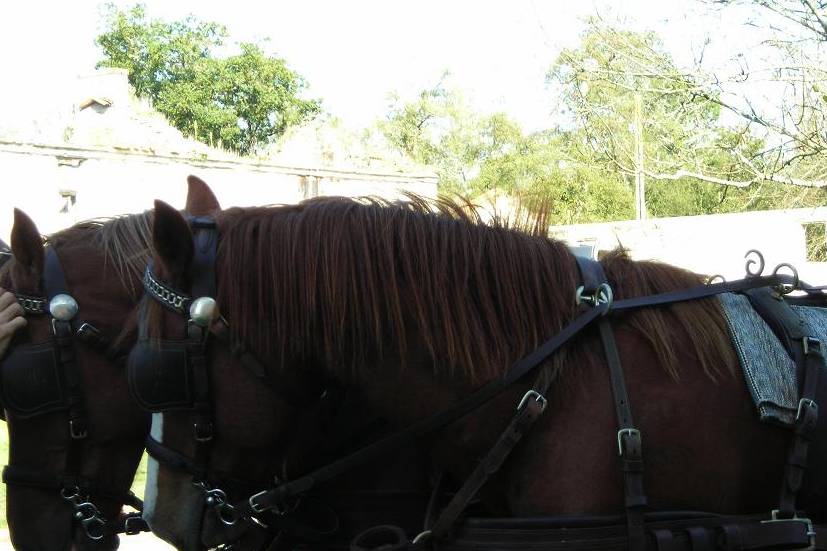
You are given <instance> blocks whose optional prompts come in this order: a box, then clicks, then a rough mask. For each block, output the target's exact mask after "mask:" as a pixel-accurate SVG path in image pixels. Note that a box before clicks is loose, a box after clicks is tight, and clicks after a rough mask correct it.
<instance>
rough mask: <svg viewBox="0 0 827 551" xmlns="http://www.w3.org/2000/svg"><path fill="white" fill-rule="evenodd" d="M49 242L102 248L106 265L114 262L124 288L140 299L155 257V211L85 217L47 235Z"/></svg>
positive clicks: (59, 245)
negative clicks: (147, 273) (153, 243)
mask: <svg viewBox="0 0 827 551" xmlns="http://www.w3.org/2000/svg"><path fill="white" fill-rule="evenodd" d="M89 240H91V242H90V241H89ZM45 243H46V244H50V245H53V246H55V247H58V248H59V247H63V246H72V245H77V244H91V245H93V246H95V247H98V248H100V249H101V250H102V251H103V255H104V265H110V264H111V265H112V267H113V268H114V269H115V272H116V273H117V274H118V278H119V281H120V282H121V284H122V285H123V287H124V288H125V289H127V290H128V291H129V292H130V293H131V294H132V295H134V297H135V298H136V299H137V298H138V297H140V295H141V293H142V291H143V290H142V288H141V286H140V285H139V284H137V282H139V281H140V279H141V276H142V275H143V272H144V270H145V269H146V265H147V263H148V261H149V259H150V258H151V256H152V250H151V246H152V211H144V212H141V213H136V214H124V215H118V216H111V217H105V218H93V219H90V220H84V221H82V222H78V223H77V224H75V225H73V226H71V227H69V228H67V229H65V230H61V231H59V232H56V233H54V234H51V235H49V236H47V237H46V238H45Z"/></svg>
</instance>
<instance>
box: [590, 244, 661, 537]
mask: <svg viewBox="0 0 827 551" xmlns="http://www.w3.org/2000/svg"><path fill="white" fill-rule="evenodd" d="M575 260H576V261H577V267H578V269H579V270H580V275H581V279H582V281H583V286H581V287H579V288H578V290H577V298H578V300H580V301H582V302H589V303H590V304H592V305H593V306H594V305H597V304H599V301H601V300H603V301H607V302H609V303H611V302H612V301H613V296H612V290H611V287H609V283H608V278H607V277H606V274H605V272H604V271H603V267H602V266H601V265H600V263H599V262H597V261H596V260H592V259H590V258H586V257H581V256H575ZM597 326H598V329H599V331H600V341H601V343H602V344H603V355H604V356H605V358H606V364H607V366H608V367H609V376H610V380H611V386H612V398H613V400H614V406H615V414H616V417H617V424H618V430H617V448H618V455H619V456H620V462H621V470H622V472H623V495H624V505H625V508H626V526H627V532H628V538H629V549H630V550H631V551H644V549H645V548H646V531H645V527H644V520H643V512H644V510H645V508H646V504H647V500H646V494H645V492H644V489H643V442H642V439H641V435H640V430H639V429H638V428H637V427H636V425H635V422H634V420H633V417H632V409H631V401H630V400H629V392H628V391H627V390H626V380H625V377H624V374H623V365H622V364H621V362H620V354H619V353H618V350H617V342H616V341H615V337H614V331H613V329H612V326H611V323H610V322H609V318H608V316H605V317H603V318H601V319H600V321H598V322H597Z"/></svg>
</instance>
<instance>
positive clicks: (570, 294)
mask: <svg viewBox="0 0 827 551" xmlns="http://www.w3.org/2000/svg"><path fill="white" fill-rule="evenodd" d="M467 206H468V204H466V203H463V202H461V201H457V200H452V199H441V200H438V201H427V200H423V199H421V198H412V200H409V201H405V202H397V203H391V202H387V201H382V200H378V199H369V200H352V199H345V198H324V199H315V200H312V201H308V202H305V203H303V204H301V205H298V206H286V207H256V208H249V209H231V210H229V211H225V212H224V213H223V214H222V215H221V216H220V217H219V226H220V231H221V236H222V237H221V243H220V246H219V253H218V256H219V266H218V267H217V277H218V281H219V300H220V303H221V304H222V306H223V308H224V312H225V314H226V315H227V318H228V319H229V320H230V326H231V328H232V332H233V338H234V339H235V340H237V341H240V342H243V343H245V345H246V346H248V347H250V348H251V349H252V350H253V351H254V352H255V353H256V354H259V355H261V356H262V358H261V359H263V360H265V361H266V363H268V364H271V365H275V366H285V365H288V364H291V363H293V362H304V361H307V360H315V361H321V362H323V363H324V365H326V366H328V367H329V368H331V369H334V370H338V372H340V373H344V374H348V375H353V374H354V373H357V372H358V371H359V369H360V367H363V366H368V365H371V363H374V364H375V362H376V361H377V360H381V359H382V358H383V356H385V355H391V356H393V357H401V358H403V363H404V358H405V356H406V355H407V352H408V350H409V348H410V347H413V346H419V345H422V346H424V348H425V350H426V351H427V353H428V354H429V356H430V358H431V359H432V360H433V363H434V367H435V370H436V371H437V373H438V374H447V375H449V376H453V375H458V376H462V377H465V378H467V379H469V380H472V381H481V380H484V379H487V378H491V377H493V376H496V375H497V374H499V373H501V372H502V371H503V370H504V369H505V368H507V367H508V366H510V365H511V364H512V363H513V362H514V361H516V360H518V359H519V358H520V357H522V356H523V355H525V354H527V353H528V352H530V351H531V350H533V349H534V348H535V347H537V346H538V345H539V344H541V343H542V342H544V341H545V340H546V339H548V338H550V337H551V336H553V335H554V334H555V333H557V332H558V331H559V330H560V329H561V328H562V327H563V326H564V325H565V323H566V322H567V321H568V320H570V319H572V318H573V317H574V315H575V309H576V306H575V303H574V300H573V299H574V289H575V287H576V285H577V283H576V282H577V277H578V272H577V268H576V264H575V262H574V260H573V257H572V255H571V253H570V252H569V251H568V249H567V248H566V247H565V246H564V245H563V244H562V243H560V242H557V241H554V240H552V239H548V238H546V237H540V236H536V235H530V234H528V233H524V232H521V231H516V230H513V229H508V228H504V227H490V226H486V225H484V224H483V223H482V222H481V221H480V220H479V219H478V217H477V216H476V215H475V214H473V212H472V211H470V210H469V209H468V208H466V207H467ZM604 265H605V266H606V270H607V273H608V277H609V279H610V281H611V282H612V283H613V285H615V286H616V291H617V293H618V295H619V296H636V295H639V294H649V293H655V292H662V291H666V290H671V289H674V288H681V287H689V286H692V285H694V284H697V283H699V282H700V279H699V277H698V276H695V275H694V274H690V273H689V272H686V271H683V270H680V269H677V268H673V267H669V266H666V265H660V264H656V263H640V262H633V261H631V260H629V258H628V257H627V256H626V255H625V253H622V252H616V253H614V254H612V255H609V257H608V258H607V259H605V261H604ZM716 304H717V303H716V302H715V301H705V302H697V303H692V304H685V305H679V306H673V307H668V308H665V309H648V310H646V311H641V312H636V313H634V314H632V315H631V316H630V318H629V319H630V324H631V326H632V327H633V328H634V329H635V330H637V331H640V332H641V333H643V335H644V336H645V338H646V339H647V340H649V342H650V343H651V344H652V346H653V347H654V349H655V350H656V352H658V353H659V355H660V357H661V358H662V359H663V363H664V365H665V366H666V369H667V370H668V371H669V372H670V374H672V375H673V376H676V377H677V375H678V370H677V366H676V365H675V361H676V360H675V359H674V351H675V349H676V348H677V347H679V346H682V344H681V339H683V338H684V337H683V336H682V335H680V334H679V331H678V330H676V327H677V328H684V329H685V330H686V331H687V332H688V334H689V335H690V345H691V346H692V352H693V353H694V354H695V355H696V356H697V357H698V359H699V361H700V362H701V364H702V365H703V369H704V370H705V371H706V372H707V373H708V374H710V375H711V376H715V374H716V372H717V370H718V369H719V367H717V366H721V365H724V366H730V365H731V358H732V353H731V351H730V349H729V345H728V343H727V342H726V341H725V335H726V330H725V327H724V326H723V318H722V317H721V314H720V310H719V309H718V307H717V306H716ZM414 341H415V342H414ZM594 354H597V355H599V354H600V351H599V349H598V350H595V351H594ZM722 357H723V358H724V359H725V360H724V361H723V362H722V361H721V358H722Z"/></svg>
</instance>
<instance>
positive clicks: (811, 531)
mask: <svg viewBox="0 0 827 551" xmlns="http://www.w3.org/2000/svg"><path fill="white" fill-rule="evenodd" d="M779 512H780V511H779V510H778V509H773V510H772V513H770V516H771V517H772V518H771V519H770V520H762V521H761V524H770V523H773V522H790V521H792V522H800V523H802V524H804V528H805V530H807V531H806V532H805V534H806V536H807V539H808V540H809V543H810V546H809V547H807V548H806V551H815V548H816V531H815V528H814V527H813V521H811V520H810V519H808V518H807V517H800V516H798V514H797V513H793V516H792V517H790V518H778V513H779Z"/></svg>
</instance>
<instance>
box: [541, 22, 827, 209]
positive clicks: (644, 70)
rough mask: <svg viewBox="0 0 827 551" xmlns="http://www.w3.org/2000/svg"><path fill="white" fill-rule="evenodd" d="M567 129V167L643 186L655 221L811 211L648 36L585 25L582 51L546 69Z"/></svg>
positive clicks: (747, 132) (716, 102)
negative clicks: (575, 164) (573, 163)
mask: <svg viewBox="0 0 827 551" xmlns="http://www.w3.org/2000/svg"><path fill="white" fill-rule="evenodd" d="M549 80H551V81H553V82H555V83H557V84H559V85H560V88H561V90H562V100H563V105H564V106H565V108H566V109H567V110H568V111H567V112H568V115H569V118H570V124H571V126H572V127H573V130H572V131H573V134H574V135H575V136H576V139H575V140H573V143H574V146H575V147H574V148H573V149H572V152H573V156H574V157H575V159H585V160H587V161H588V162H596V163H597V164H598V165H599V166H601V167H602V168H603V169H604V171H605V173H606V175H607V176H609V175H611V176H610V177H620V178H622V179H623V180H624V181H625V182H627V185H629V186H632V185H633V180H634V177H635V173H636V171H637V170H641V171H642V173H643V174H644V176H645V178H646V204H647V208H648V210H649V211H650V212H651V213H652V214H653V215H655V216H675V215H691V214H705V213H714V212H730V211H740V210H746V209H757V208H780V207H785V206H786V207H789V206H803V205H804V204H816V203H818V202H819V201H820V200H821V199H820V197H821V195H822V194H821V193H819V192H813V191H812V190H803V191H802V190H800V189H790V187H789V186H786V185H784V184H788V183H790V182H789V181H786V180H784V179H782V178H780V177H774V176H778V174H777V172H773V170H774V169H773V167H772V166H771V163H772V159H770V158H768V156H767V155H766V150H767V147H766V145H765V144H766V142H765V136H756V135H755V134H754V133H753V132H752V131H751V128H750V127H749V126H736V127H727V126H724V125H723V124H722V123H721V112H722V109H724V108H725V107H724V103H723V101H722V99H721V96H722V92H721V91H720V90H717V91H716V90H715V89H712V88H709V87H708V86H707V85H706V83H705V81H704V80H703V79H701V78H700V77H698V76H697V75H695V74H693V73H691V72H686V71H684V70H682V69H680V68H679V67H677V66H676V64H675V63H674V61H673V59H672V57H671V56H670V55H669V54H668V53H666V52H665V50H664V48H663V46H662V45H661V42H660V40H659V39H658V37H657V35H655V34H654V33H636V32H631V31H626V30H621V29H617V28H614V27H611V26H609V25H606V24H605V23H604V22H603V21H601V20H599V19H591V20H589V21H588V26H587V30H586V32H585V33H584V34H583V38H582V41H581V44H580V45H579V46H578V47H577V48H574V49H569V50H564V51H563V52H562V53H561V54H560V56H559V57H558V59H557V61H556V62H555V64H554V65H553V66H552V69H551V70H550V71H549ZM635 101H640V102H641V104H642V116H641V121H640V122H641V123H642V131H641V132H640V138H639V139H641V140H642V149H643V155H642V160H643V162H642V167H638V160H637V159H636V155H635V147H636V139H635V136H634V135H633V130H634V126H635V125H636V121H635V118H636V117H635V114H634V112H635V107H634V104H635Z"/></svg>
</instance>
